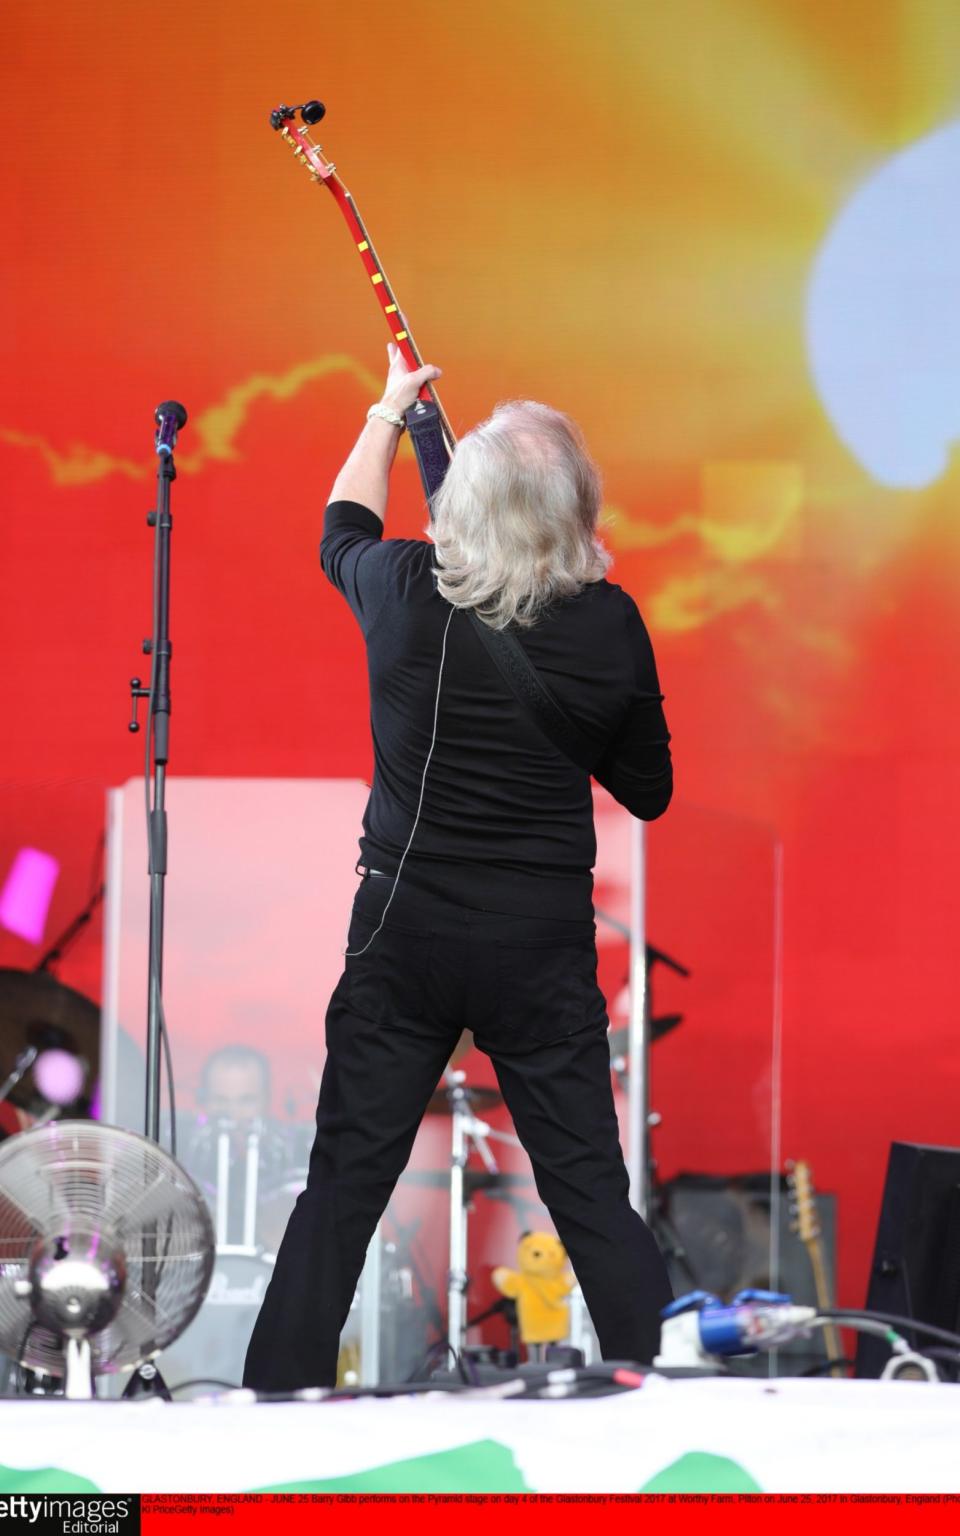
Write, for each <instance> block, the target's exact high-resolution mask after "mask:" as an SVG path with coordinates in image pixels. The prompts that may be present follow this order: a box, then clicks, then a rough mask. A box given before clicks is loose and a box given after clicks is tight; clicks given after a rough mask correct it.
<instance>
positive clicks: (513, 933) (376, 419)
mask: <svg viewBox="0 0 960 1536" xmlns="http://www.w3.org/2000/svg"><path fill="white" fill-rule="evenodd" d="M438 376H439V369H437V368H434V367H424V368H421V369H419V370H417V371H416V372H411V373H408V372H407V370H406V367H405V364H404V363H403V360H402V358H401V357H400V355H399V351H398V349H397V348H395V347H393V348H391V350H390V370H389V374H388V377H387V385H386V390H385V393H384V396H383V399H382V401H381V402H380V403H379V404H378V405H377V406H374V407H372V408H371V411H370V413H369V416H368V420H367V424H366V426H365V427H364V428H363V431H362V432H361V434H360V437H359V439H358V441H357V444H356V446H355V447H354V449H353V451H352V452H351V454H350V456H349V458H348V459H347V461H346V463H345V465H344V467H343V469H342V470H341V471H340V474H339V475H338V476H337V479H336V482H335V484H334V487H333V492H332V495H331V499H330V503H329V505H328V507H327V510H326V516H325V520H324V531H323V542H322V546H321V560H322V564H323V569H324V571H325V573H326V575H327V576H328V578H329V579H330V581H331V582H332V583H333V584H334V585H335V586H336V587H337V588H338V589H339V590H340V592H342V593H343V595H344V597H345V598H346V599H347V602H348V603H349V604H350V607H351V609H352V610H353V612H354V614H355V615H356V617H357V620H358V621H359V623H360V626H361V629H362V631H363V635H364V639H365V642H366V648H367V659H368V667H369V676H370V711H371V726H372V732H373V746H374V759H375V772H374V779H373V786H372V789H371V793H370V798H369V801H368V803H367V808H366V812H365V814H364V819H363V836H362V838H361V842H360V865H359V866H358V869H362V871H363V878H362V880H361V882H360V886H359V889H358V891H357V894H356V897H355V900H354V906H353V914H352V918H351V923H350V932H349V938H348V943H347V949H346V968H345V970H344V973H343V975H342V977H341V979H340V981H339V982H338V984H337V987H336V990H335V991H334V994H333V997H332V999H331V1001H330V1006H329V1009H328V1012H327V1021H326V1038H327V1060H326V1066H325V1069H324V1074H323V1082H322V1085H321V1089H320V1100H319V1104H318V1107H317V1134H316V1139H315V1141H314V1145H313V1150H312V1153H311V1156H310V1170H309V1177H308V1182H307V1187H306V1189H305V1191H304V1192H303V1194H302V1195H301V1196H300V1198H299V1200H298V1202H297V1205H296V1208H295V1210H294V1212H293V1215H292V1216H291V1218H290V1223H289V1225H288V1227H287V1231H286V1234H285V1236H284V1240H283V1243H282V1244H281V1247H280V1251H279V1254H278V1257H277V1263H276V1267H275V1270H274V1274H273V1278H272V1280H271V1283H270V1286H269V1288H268V1291H267V1294H266V1297H265V1300H264V1304H263V1307H262V1310H261V1313H260V1316H259V1318H258V1321H257V1326H256V1328H255V1330H254V1334H253V1338H252V1340H251V1344H250V1349H249V1351H248V1354H247V1362H246V1369H245V1373H244V1384H245V1385H247V1386H251V1387H255V1388H258V1389H260V1390H262V1391H289V1390H293V1389H296V1388H299V1387H308V1386H329V1385H332V1384H333V1383H334V1382H335V1379H336V1368H337V1350H338V1340H339V1335H340V1330H341V1328H342V1326H343V1324H344V1322H345V1320H346V1317H347V1313H348V1310H349V1308H350V1303H351V1300H352V1298H353V1294H354V1291H355V1289H356V1284H357V1279H358V1277H359V1274H360V1270H361V1268H362V1266H363V1261H364V1256H365V1253H366V1249H367V1245H368V1243H369V1241H370V1238H371V1236H372V1235H373V1232H374V1229H375V1227H376V1224H377V1221H378V1220H379V1218H380V1215H381V1213H382V1211H383V1210H384V1208H385V1206H386V1204H387V1201H388V1200H389V1198H390V1195H391V1193H392V1191H393V1188H394V1185H395V1184H396V1181H397V1179H398V1178H399V1176H400V1174H401V1173H402V1171H403V1169H404V1167H405V1165H406V1162H407V1159H408V1157H409V1155H410V1151H411V1148H412V1145H413V1140H414V1137H415V1135H416V1132H417V1127H418V1126H419V1124H420V1120H421V1118H422V1116H423V1114H424V1112H425V1109H426V1105H427V1101H428V1100H429V1098H430V1096H431V1094H432V1093H433V1092H434V1091H435V1089H436V1087H437V1083H438V1081H439V1079H440V1077H441V1074H442V1072H443V1069H444V1067H445V1065H446V1063H447V1061H448V1060H449V1058H450V1055H451V1053H452V1051H453V1049H454V1046H455V1045H456V1042H457V1040H458V1038H459V1036H460V1034H461V1031H462V1030H463V1029H471V1030H472V1031H473V1035H474V1040H475V1043H476V1045H477V1046H478V1048H479V1049H480V1050H482V1051H485V1052H486V1053H487V1054H488V1055H489V1056H490V1057H491V1059H492V1061H493V1064H494V1067H495V1070H496V1074H497V1079H498V1082H499V1084H500V1087H501V1089H502V1092H503V1096H504V1099H505V1101H506V1103H507V1106H508V1108H509V1110H510V1113H511V1115H512V1116H513V1121H514V1124H515V1126H516V1130H517V1133H518V1135H519V1137H520V1139H521V1141H522V1142H523V1144H524V1147H525V1148H526V1150H527V1152H528V1154H529V1156H530V1160H531V1162H532V1164H533V1169H534V1175H535V1178H536V1182H537V1188H538V1190H539V1193H540V1196H541V1198H542V1200H543V1202H544V1204H545V1205H546V1206H547V1207H548V1209H549V1211H550V1214H551V1216H552V1218H553V1221H554V1224H555V1226H556V1229H557V1232H558V1234H559V1236H560V1239H561V1241H562V1242H563V1244H564V1246H565V1248H566V1250H567V1253H568V1254H569V1257H570V1260H571V1262H572V1264H573V1268H574V1271H575V1273H576V1275H577V1279H578V1280H579V1282H580V1285H581V1288H582V1290H583V1294H584V1298H585V1300H586V1303H587V1306H588V1308H589V1311H590V1315H591V1318H592V1319H593V1323H594V1326H595V1328H596V1330H597V1335H598V1338H599V1342H600V1348H601V1351H602V1353H603V1355H604V1357H605V1358H606V1359H620V1360H635V1361H639V1362H649V1361H650V1360H652V1358H653V1355H654V1353H655V1352H656V1349H657V1345H658V1341H659V1312H660V1308H661V1307H663V1306H664V1305H665V1304H666V1303H667V1302H668V1301H669V1300H670V1299H671V1292H670V1284H669V1281H668V1278H667V1273H666V1268H665V1265H664V1263H663V1259H662V1257H661V1255H660V1252H659V1250H658V1248H657V1245H656V1243H655V1241H654V1239H653V1237H652V1235H651V1233H650V1231H649V1229H648V1228H647V1227H646V1225H645V1224H644V1222H643V1221H642V1220H641V1218H640V1217H639V1216H638V1214H637V1213H636V1211H634V1210H633V1209H632V1207H631V1205H630V1202H629V1198H628V1178H627V1172H626V1168H625V1166H624V1161H623V1155H622V1152H621V1148H620V1138H619V1129H618V1124H617V1118H616V1113H615V1109H614V1103H613V1093H612V1088H611V1081H610V1056H609V1049H608V1046H607V1039H606V1030H607V1016H606V1010H605V1004H604V999H603V994H602V993H601V991H600V989H599V987H598V985H597V978H596V968H597V953H596V938H595V933H596V930H595V925H594V915H593V903H592V892H593V874H592V870H593V864H594V860H595V856H596V839H595V832H594V826H593V808H592V797H591V790H590V773H589V772H588V771H587V769H586V768H585V767H584V766H583V765H582V764H579V763H577V762H574V761H573V760H571V758H569V757H568V756H566V755H565V753H564V752H563V751H562V750H560V748H559V747H558V746H557V745H555V744H554V742H553V741H552V740H550V739H548V737H547V735H545V734H544V730H543V729H542V727H541V724H540V723H538V720H537V719H536V718H535V717H534V715H533V714H531V713H530V711H529V709H528V708H527V707H526V706H525V704H524V703H523V702H522V700H521V698H520V697H519V696H518V695H517V694H515V693H514V691H513V690H512V689H511V687H510V686H509V684H508V682H507V681H505V679H504V676H503V675H502V674H501V671H500V670H499V669H498V666H497V665H496V664H495V661H494V660H493V659H492V658H491V656H490V655H489V654H487V647H486V645H485V643H484V639H483V635H482V632H480V633H478V628H477V618H479V619H480V620H481V621H482V623H483V624H485V625H486V626H487V627H488V629H489V631H490V632H491V634H495V633H496V632H498V631H506V632H508V633H509V634H512V635H513V636H514V637H515V639H516V640H518V641H519V643H520V645H521V646H522V648H523V651H524V653H525V655H526V657H527V659H528V661H529V662H531V663H532V664H533V665H534V666H535V668H536V669H537V672H538V673H539V674H540V678H541V679H542V682H543V684H545V686H546V689H547V690H548V691H549V694H550V695H552V698H553V701H554V702H555V704H556V705H558V706H559V708H560V710H561V711H562V712H563V714H564V715H565V716H566V717H567V719H568V721H569V722H572V725H573V727H574V728H575V730H576V731H577V733H578V737H579V739H581V740H585V741H586V742H587V743H588V744H589V750H590V768H591V771H592V773H593V777H595V778H596V779H597V780H598V781H599V782H600V783H601V784H603V785H604V786H605V787H606V788H607V789H608V790H609V791H610V792H611V794H613V795H614V796H615V798H616V799H617V800H618V801H619V802H620V804H621V805H624V806H626V807H627V809H628V810H630V811H631V812H632V813H633V814H634V815H635V816H638V817H641V818H643V819H644V820H652V819H653V818H654V817H657V816H659V815H661V814H662V813H663V811H665V810H666V808H667V805H668V803H669V800H670V796H671V792H672V784H673V779H672V768H671V760H670V749H669V745H668V743H669V740H670V737H669V733H668V731H667V727H666V722H665V720H664V716H663V709H662V695H661V693H660V688H659V683H658V681H657V672H656V667H655V664H654V657H653V651H652V649H651V646H650V641H649V638H648V636H647V633H646V630H645V629H644V626H643V622H642V620H641V618H640V615H639V613H638V611H637V607H636V604H635V603H634V601H633V599H632V598H631V597H629V596H628V595H627V593H625V592H624V591H622V590H621V588H619V587H617V586H614V585H613V584H611V583H610V582H608V581H607V580H606V579H605V573H606V570H607V567H608V564H609V557H608V555H607V554H606V552H605V550H604V549H603V547H602V545H601V544H600V543H599V541H598V539H597V518H598V515H599V510H600V482H599V476H598V474H597V471H596V468H595V467H594V465H593V464H592V463H591V461H590V459H589V457H588V455H587V453H586V450H585V447H584V444H583V441H582V438H581V436H580V433H579V430H578V429H577V428H576V426H575V425H574V423H573V422H571V421H570V420H569V418H567V417H566V416H564V415H562V414H561V413H559V412H557V411H553V410H550V409H549V408H548V407H546V406H544V405H538V404H534V403H532V402H516V403H513V404H510V405H507V406H501V407H498V409H497V410H496V411H495V412H494V414H493V416H491V418H490V419H489V420H488V421H486V422H483V423H482V424H481V425H480V426H478V427H476V428H474V430H473V431H472V432H470V433H468V434H467V436H465V437H464V438H463V439H462V440H461V441H460V443H459V444H458V445H457V448H456V450H455V452H454V454H453V457H452V459H451V463H450V467H449V470H448V472H447V475H446V479H445V481H444V484H443V486H442V488H441V490H440V492H439V494H438V495H437V496H436V498H435V500H434V504H433V509H432V512H433V523H432V527H431V530H430V537H431V542H426V541H424V540H414V539H389V540H384V539H383V520H384V516H385V514H386V509H387V490H388V481H389V475H390V469H391V466H392V463H393V459H394V455H395V453H396V449H397V444H398V442H399V438H400V432H401V431H402V429H403V412H404V411H405V410H406V409H407V408H408V407H409V406H411V405H412V404H413V403H414V401H415V400H416V398H417V395H418V392H419V390H420V388H421V386H422V385H423V384H424V383H425V382H427V381H429V380H432V379H434V378H437V377H438Z"/></svg>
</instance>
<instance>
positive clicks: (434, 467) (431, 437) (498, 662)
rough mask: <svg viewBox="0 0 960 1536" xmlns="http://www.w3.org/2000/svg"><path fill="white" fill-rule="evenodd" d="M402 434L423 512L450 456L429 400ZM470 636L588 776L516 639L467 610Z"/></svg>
mask: <svg viewBox="0 0 960 1536" xmlns="http://www.w3.org/2000/svg"><path fill="white" fill-rule="evenodd" d="M406 423H407V430H408V432H409V433H410V439H411V441H412V443H413V450H414V453H415V454H416V456H417V464H418V466H419V469H420V479H421V480H422V482H423V490H424V495H425V496H426V498H427V507H428V509H429V508H430V507H432V505H433V498H434V497H435V496H436V494H437V491H438V490H439V489H440V487H441V485H442V484H443V479H444V476H445V474H446V472H447V465H448V464H449V463H450V453H449V450H448V448H447V444H446V441H445V439H444V436H443V432H442V430H441V426H440V413H439V412H438V410H437V408H436V406H435V405H432V404H431V403H430V402H429V401H419V402H418V403H417V404H416V405H414V406H411V407H410V409H409V410H408V411H407V412H406ZM469 617H470V623H471V624H472V625H473V629H474V633H475V634H476V635H477V637H478V639H479V640H480V641H481V642H482V644H483V648H484V650H485V651H486V652H487V655H488V656H489V657H490V658H491V660H492V661H493V663H494V665H495V666H496V668H497V670H498V672H499V673H500V676H501V677H502V678H503V680H504V682H505V683H506V684H507V687H508V688H509V689H510V691H511V693H512V694H513V695H514V697H515V698H516V699H518V700H519V701H520V703H521V704H522V705H523V707H524V709H525V710H526V711H527V714H528V715H530V717H531V719H532V720H533V721H534V722H535V723H536V724H537V725H538V726H539V728H540V730H541V731H542V733H543V735H544V736H545V737H546V738H547V740H548V741H550V742H552V743H553V745H554V746H555V747H556V748H557V750H558V751H560V752H562V753H563V755H564V757H568V758H569V759H570V761H571V762H573V763H576V765H577V767H578V768H582V769H583V771H584V773H589V772H590V771H591V769H592V767H593V765H594V763H595V762H596V761H597V758H598V756H599V753H598V751H597V749H596V748H595V747H594V746H593V744H592V743H591V742H590V741H588V740H587V738H586V736H584V734H583V732H582V731H581V730H579V728H578V727H577V726H575V725H574V723H573V721H572V720H571V719H570V717H569V715H567V714H566V712H565V711H564V710H563V709H562V708H561V707H560V705H559V704H558V703H557V701H556V699H555V698H554V696H553V694H552V693H551V692H550V690H549V688H548V687H547V685H546V683H545V682H544V681H543V678H542V677H541V676H540V673H539V672H538V671H537V669H536V667H535V666H534V665H533V662H532V661H531V660H530V658H529V657H528V656H527V653H526V651H525V650H524V649H523V646H522V645H521V644H520V642H519V640H518V639H517V638H516V636H515V635H510V634H507V632H506V631H505V630H502V629H491V628H490V625H489V624H484V622H483V620H482V619H480V618H478V617H477V615H476V613H475V612H474V611H473V609H470V610H469Z"/></svg>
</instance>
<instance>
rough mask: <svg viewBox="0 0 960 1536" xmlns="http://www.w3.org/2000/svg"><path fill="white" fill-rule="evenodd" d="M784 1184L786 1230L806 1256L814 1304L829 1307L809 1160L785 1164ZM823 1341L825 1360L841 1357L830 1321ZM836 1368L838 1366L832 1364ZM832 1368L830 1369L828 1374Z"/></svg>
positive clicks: (836, 1332)
mask: <svg viewBox="0 0 960 1536" xmlns="http://www.w3.org/2000/svg"><path fill="white" fill-rule="evenodd" d="M787 1184H788V1186H789V1189H790V1193H791V1196H792V1200H791V1204H790V1215H791V1218H792V1219H791V1222H790V1230H791V1231H792V1232H796V1234H797V1236H798V1237H799V1239H800V1241H801V1242H802V1243H803V1245H804V1247H805V1248H806V1250H807V1253H808V1254H809V1256H810V1267H811V1269H812V1270H813V1285H814V1289H815V1291H816V1293H817V1306H818V1307H820V1308H826V1309H829V1308H830V1307H832V1306H833V1305H834V1300H833V1297H832V1295H831V1294H830V1283H829V1281H828V1279H827V1264H826V1259H825V1257H824V1252H823V1240H822V1239H823V1233H822V1229H821V1226H820V1217H819V1214H818V1212H817V1199H816V1195H815V1193H814V1188H813V1174H812V1172H811V1169H810V1164H809V1163H805V1162H803V1161H800V1162H792V1163H788V1164H787ZM823 1342H824V1347H825V1349H826V1352H827V1359H828V1360H841V1359H842V1358H843V1349H842V1347H841V1344H840V1333H839V1330H838V1329H837V1328H836V1326H835V1325H834V1324H833V1323H830V1324H829V1325H828V1326H827V1327H826V1328H824V1330H823ZM834 1369H836V1370H839V1369H840V1367H839V1366H837V1367H834ZM832 1374H833V1371H831V1375H832Z"/></svg>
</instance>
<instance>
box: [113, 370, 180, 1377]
mask: <svg viewBox="0 0 960 1536" xmlns="http://www.w3.org/2000/svg"><path fill="white" fill-rule="evenodd" d="M155 419H156V422H157V429H158V430H157V435H156V443H155V446H156V451H157V505H156V509H155V510H154V511H152V512H148V513H147V526H148V527H149V528H153V529H155V531H156V537H155V540H154V558H153V635H152V636H151V638H150V639H149V640H145V641H144V642H143V652H144V655H146V656H150V657H151V670H150V687H149V688H143V687H141V685H140V679H139V678H138V677H133V678H131V679H130V694H131V699H132V704H133V717H132V719H131V721H130V730H131V731H133V732H136V731H139V729H140V725H139V722H138V720H137V701H138V700H139V699H144V698H145V699H147V700H148V701H149V702H148V705H147V742H148V747H147V765H146V769H145V773H146V776H147V784H146V797H147V824H148V862H147V870H148V873H149V876H150V930H149V934H150V936H149V955H148V960H147V1071H146V1095H145V1106H144V1131H145V1134H146V1136H147V1138H148V1139H149V1140H150V1141H155V1142H156V1143H157V1144H158V1145H159V1143H160V1051H161V1045H162V1038H161V1037H162V1030H163V998H162V986H163V916H164V881H165V879H166V874H167V811H166V804H165V790H166V777H167V763H168V762H169V760H170V657H171V654H172V649H173V648H172V646H171V643H170V534H171V530H172V528H173V517H172V515H171V512H170V486H171V484H172V483H173V481H174V480H175V479H176V478H177V467H176V464H175V463H174V458H173V450H174V448H175V446H176V442H177V432H178V431H179V429H180V428H181V427H184V426H185V425H186V421H187V413H186V411H185V410H184V408H183V406H182V405H179V404H178V403H177V402H176V401H175V400H169V401H165V402H164V404H162V405H158V406H157V410H156V417H155ZM151 730H152V732H153V738H152V743H151V739H150V732H151ZM151 751H152V759H153V797H152V804H151V795H150V782H149V773H150V754H151ZM170 1093H171V1125H172V1124H173V1121H174V1116H173V1104H172V1096H173V1083H172V1081H171V1083H170ZM157 1249H158V1242H157V1231H156V1226H155V1225H154V1226H153V1227H152V1228H150V1229H149V1230H148V1231H146V1232H144V1244H143V1251H144V1290H145V1292H146V1293H147V1294H148V1295H150V1296H151V1297H155V1295H156V1285H157V1281H158V1280H159V1271H158V1268H157ZM142 1394H147V1395H150V1396H161V1397H165V1398H169V1396H170V1394H169V1392H168V1390H167V1386H166V1383H165V1382H164V1380H163V1377H162V1375H161V1374H160V1372H159V1370H158V1369H157V1367H156V1365H155V1364H154V1363H153V1361H148V1362H147V1363H146V1364H144V1365H141V1366H140V1368H139V1369H138V1370H136V1371H134V1373H133V1375H132V1376H131V1378H130V1381H129V1382H128V1383H127V1386H126V1388H125V1390H124V1394H123V1395H124V1397H136V1396H140V1395H142Z"/></svg>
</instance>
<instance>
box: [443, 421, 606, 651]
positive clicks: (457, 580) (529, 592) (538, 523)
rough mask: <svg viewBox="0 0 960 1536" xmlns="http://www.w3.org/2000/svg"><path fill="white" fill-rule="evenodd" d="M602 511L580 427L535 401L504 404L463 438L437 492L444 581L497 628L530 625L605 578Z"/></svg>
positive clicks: (458, 603)
mask: <svg viewBox="0 0 960 1536" xmlns="http://www.w3.org/2000/svg"><path fill="white" fill-rule="evenodd" d="M599 512H600V475H599V472H598V470H597V467H596V465H595V464H594V463H593V461H592V460H591V458H590V456H589V454H588V453H587V450H586V446H585V444H584V441H583V436H582V434H581V432H580V429H579V427H578V426H577V425H576V423H575V422H574V421H571V419H570V417H569V416H565V415H563V413H562V412H561V411H554V410H551V409H550V407H549V406H548V405H539V404H537V402H536V401H533V400H511V401H509V402H508V403H507V404H505V405H498V406H497V408H496V410H495V411H494V413H493V415H492V416H491V417H490V418H489V420H488V421H483V422H481V423H480V425H479V426H477V427H474V429H473V431H472V432H468V433H467V435H466V436H465V437H462V438H461V439H460V441H459V443H458V444H457V446H456V449H455V450H454V453H453V457H452V458H451V460H450V467H449V469H448V470H447V475H446V479H445V480H444V482H443V485H442V486H441V488H440V490H439V491H438V493H437V495H436V497H435V498H434V503H433V523H432V525H431V527H429V528H428V529H427V533H428V534H429V536H430V538H431V539H432V540H433V543H434V545H435V546H436V559H437V565H438V567H439V574H438V578H437V586H438V588H439V590H440V592H441V593H442V595H443V596H444V597H445V598H446V599H447V601H448V602H449V603H452V604H453V605H454V607H456V608H473V609H475V610H476V612H477V614H478V616H479V617H480V618H481V619H483V620H484V622H485V623H487V624H489V625H490V626H491V627H492V628H493V629H505V628H506V627H507V625H508V624H519V625H522V626H524V627H529V626H530V625H532V624H535V623H536V621H537V619H538V618H539V617H540V615H541V614H542V613H543V612H544V610H545V609H546V608H547V607H548V606H549V604H550V603H551V602H553V601H554V600H555V599H557V598H563V597H573V596H575V594H576V593H578V592H580V591H581V590H582V589H583V587H584V586H586V585H587V583H589V582H593V581H601V580H602V579H603V577H604V575H605V574H606V571H607V568H608V566H609V564H610V555H609V554H608V553H607V551H606V550H605V549H604V547H603V545H602V544H601V543H600V541H599V539H598V538H597V518H598V516H599Z"/></svg>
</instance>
